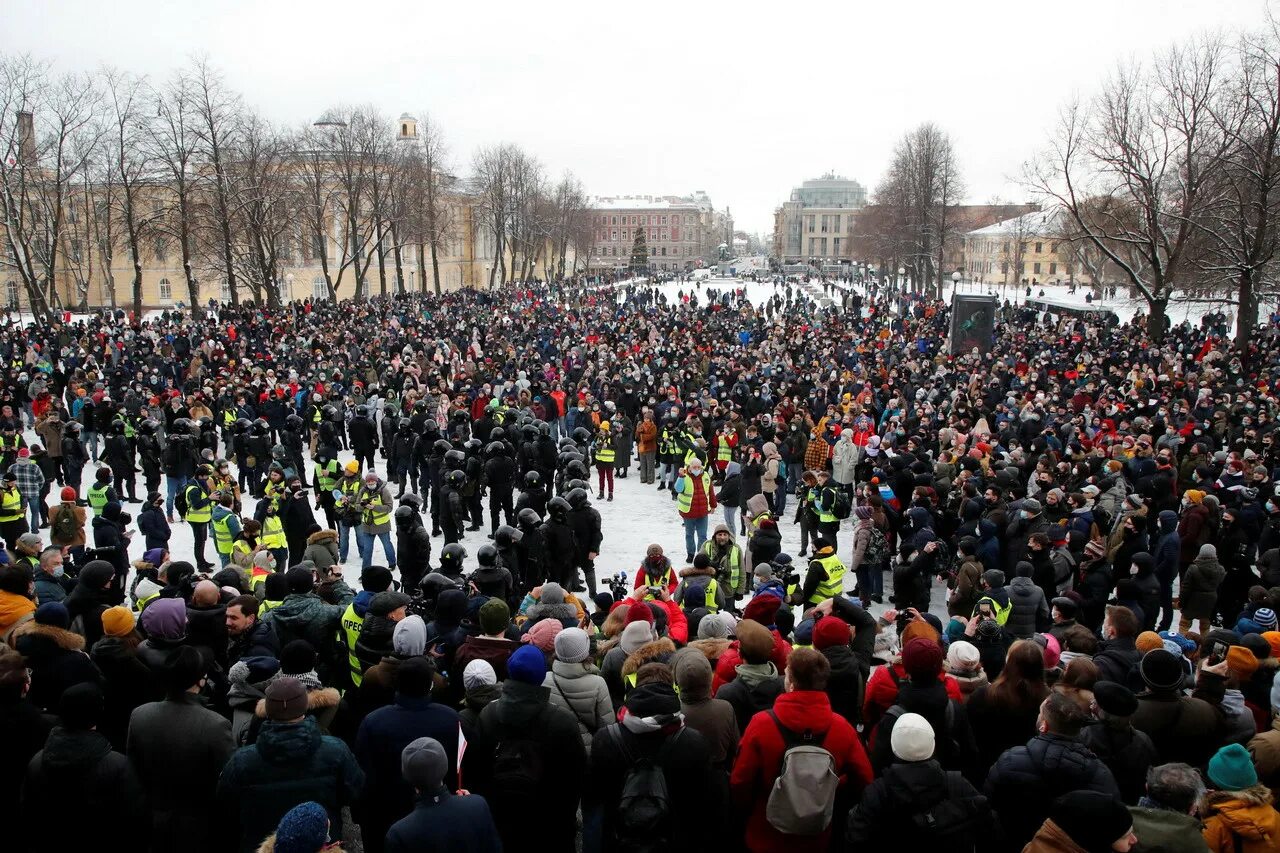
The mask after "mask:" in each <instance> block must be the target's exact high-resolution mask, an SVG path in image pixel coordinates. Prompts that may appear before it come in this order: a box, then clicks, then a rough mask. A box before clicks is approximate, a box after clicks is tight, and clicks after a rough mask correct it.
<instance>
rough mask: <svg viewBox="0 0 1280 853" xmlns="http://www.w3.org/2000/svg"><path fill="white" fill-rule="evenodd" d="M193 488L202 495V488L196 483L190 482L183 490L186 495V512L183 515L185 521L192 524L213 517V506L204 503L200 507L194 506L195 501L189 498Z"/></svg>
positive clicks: (201, 522) (200, 522)
mask: <svg viewBox="0 0 1280 853" xmlns="http://www.w3.org/2000/svg"><path fill="white" fill-rule="evenodd" d="M192 489H195V491H196V493H197V494H199V495H204V489H202V488H200V485H199V484H198V483H191V484H190V485H188V486H187V487H186V489H185V490H184V494H186V496H187V514H186V515H185V516H184V518H186V520H187V521H189V522H191V523H192V524H203V523H204V522H206V521H209V520H210V519H212V518H213V506H212V505H210V504H208V503H206V504H205V505H204V506H203V507H201V508H200V509H196V508H195V501H193V500H191V490H192Z"/></svg>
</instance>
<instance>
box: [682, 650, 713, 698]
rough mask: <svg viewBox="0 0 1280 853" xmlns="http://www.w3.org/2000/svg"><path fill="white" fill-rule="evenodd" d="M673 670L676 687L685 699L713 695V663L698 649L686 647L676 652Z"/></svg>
mask: <svg viewBox="0 0 1280 853" xmlns="http://www.w3.org/2000/svg"><path fill="white" fill-rule="evenodd" d="M673 671H674V674H675V678H676V687H678V688H680V697H681V699H683V700H684V701H693V700H698V699H706V698H707V697H708V696H710V695H711V663H710V661H708V660H707V656H706V655H704V654H703V653H702V652H700V651H698V650H697V649H684V650H682V651H680V652H679V653H677V654H676V657H675V665H674V667H673Z"/></svg>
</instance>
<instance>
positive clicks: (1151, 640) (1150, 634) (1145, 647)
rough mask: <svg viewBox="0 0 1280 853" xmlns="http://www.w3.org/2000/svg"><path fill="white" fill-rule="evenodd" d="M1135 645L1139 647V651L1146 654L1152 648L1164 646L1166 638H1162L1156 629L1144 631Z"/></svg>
mask: <svg viewBox="0 0 1280 853" xmlns="http://www.w3.org/2000/svg"><path fill="white" fill-rule="evenodd" d="M1134 645H1136V646H1137V647H1138V651H1140V652H1142V653H1143V654H1146V653H1147V652H1149V651H1151V650H1152V649H1162V648H1164V640H1162V639H1160V635H1159V634H1157V633H1156V632H1155V631H1143V632H1142V633H1141V634H1139V635H1138V639H1137V640H1135V641H1134Z"/></svg>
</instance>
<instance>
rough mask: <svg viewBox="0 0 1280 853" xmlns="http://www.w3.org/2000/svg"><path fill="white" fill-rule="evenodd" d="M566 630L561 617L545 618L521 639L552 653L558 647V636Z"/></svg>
mask: <svg viewBox="0 0 1280 853" xmlns="http://www.w3.org/2000/svg"><path fill="white" fill-rule="evenodd" d="M563 630H564V625H562V624H560V620H559V619H543V620H542V621H540V622H536V623H534V626H533V627H532V628H530V629H529V630H528V631H526V632H525V634H524V636H523V637H521V638H520V639H521V640H522V641H523V642H526V643H529V644H531V645H534V646H536V647H538V648H539V649H541V650H542V651H544V652H546V653H547V654H550V653H551V652H553V651H555V648H556V636H557V635H558V634H559V633H560V632H561V631H563Z"/></svg>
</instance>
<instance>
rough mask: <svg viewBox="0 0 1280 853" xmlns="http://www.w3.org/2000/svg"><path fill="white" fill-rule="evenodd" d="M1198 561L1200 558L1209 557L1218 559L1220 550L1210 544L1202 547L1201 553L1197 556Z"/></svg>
mask: <svg viewBox="0 0 1280 853" xmlns="http://www.w3.org/2000/svg"><path fill="white" fill-rule="evenodd" d="M1196 557H1197V559H1198V558H1200V557H1208V558H1209V559H1212V560H1216V559H1218V549H1217V548H1215V547H1214V546H1212V545H1209V544H1208V543H1206V544H1204V545H1201V546H1200V553H1198V554H1196Z"/></svg>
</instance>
